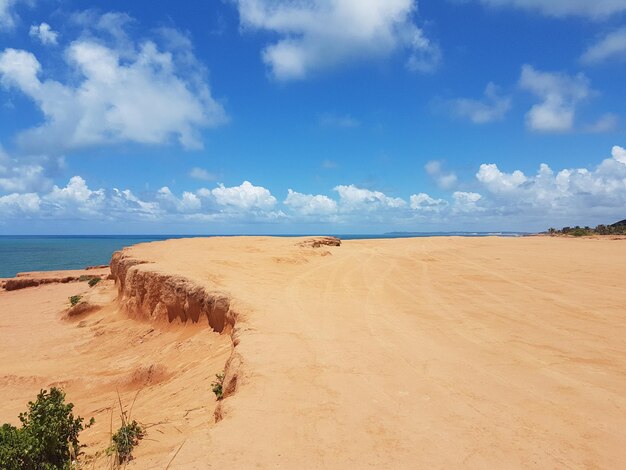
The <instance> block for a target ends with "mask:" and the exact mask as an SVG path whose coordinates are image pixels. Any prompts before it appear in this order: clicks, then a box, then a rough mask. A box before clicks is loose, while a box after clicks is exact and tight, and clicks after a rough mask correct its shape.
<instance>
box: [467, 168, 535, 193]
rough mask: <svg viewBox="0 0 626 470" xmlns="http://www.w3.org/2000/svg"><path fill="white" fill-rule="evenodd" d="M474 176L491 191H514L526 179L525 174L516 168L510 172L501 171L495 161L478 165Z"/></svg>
mask: <svg viewBox="0 0 626 470" xmlns="http://www.w3.org/2000/svg"><path fill="white" fill-rule="evenodd" d="M476 178H477V179H478V181H480V182H481V183H482V184H483V185H484V186H485V187H486V188H487V189H489V190H490V191H492V192H507V191H514V190H516V189H518V188H519V187H520V186H521V185H523V184H524V183H526V181H527V178H526V175H524V173H522V172H521V171H519V170H516V171H514V172H513V173H511V174H507V173H502V172H501V171H500V170H499V169H498V166H497V165H496V164H495V163H483V164H482V165H480V169H479V170H478V173H476Z"/></svg>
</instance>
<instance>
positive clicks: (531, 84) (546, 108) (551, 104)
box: [519, 65, 595, 132]
mask: <svg viewBox="0 0 626 470" xmlns="http://www.w3.org/2000/svg"><path fill="white" fill-rule="evenodd" d="M519 85H520V87H521V88H522V89H523V90H526V91H529V92H531V93H532V94H534V95H535V96H537V97H538V98H539V99H540V100H541V102H540V103H539V104H536V105H534V106H533V107H532V108H531V109H530V111H529V112H528V113H527V114H526V125H527V126H528V128H529V129H531V130H533V131H537V132H567V131H571V130H572V129H573V128H574V119H575V115H576V106H577V105H578V104H579V103H580V102H581V101H584V100H585V99H588V98H589V97H591V96H592V95H593V94H594V93H595V92H594V91H593V90H592V89H591V87H590V84H589V80H588V79H587V78H586V77H585V76H584V75H583V74H578V75H576V76H574V77H571V76H569V75H566V74H562V73H556V72H542V71H540V70H537V69H535V68H534V67H532V66H531V65H524V66H523V67H522V74H521V77H520V81H519Z"/></svg>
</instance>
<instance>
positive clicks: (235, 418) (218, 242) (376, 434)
mask: <svg viewBox="0 0 626 470" xmlns="http://www.w3.org/2000/svg"><path fill="white" fill-rule="evenodd" d="M298 243H299V240H296V239H267V238H223V239H210V240H203V239H191V240H176V241H167V242H159V243H152V244H145V245H140V246H137V247H134V248H131V249H130V250H129V253H130V254H132V256H135V257H137V258H139V259H144V260H149V261H151V262H154V264H151V265H146V266H143V267H142V268H141V269H152V270H158V271H160V272H170V273H174V274H179V275H184V276H186V277H188V278H190V279H192V280H194V281H195V282H197V283H200V284H203V285H205V286H206V287H207V289H219V290H221V291H227V292H229V293H230V294H231V295H232V296H233V298H234V299H235V302H236V306H237V310H238V312H239V314H240V322H239V324H238V328H239V331H238V339H239V341H240V342H239V344H238V346H237V347H236V351H237V353H238V354H239V355H240V357H241V359H242V361H243V363H242V365H241V367H240V368H239V371H238V374H239V381H238V389H237V391H236V393H235V394H234V395H232V396H230V397H228V398H227V399H226V400H224V402H223V410H224V419H223V420H222V421H220V422H219V423H217V425H215V426H214V427H213V428H211V429H210V430H208V431H207V433H206V437H205V438H204V441H190V442H189V444H186V445H185V446H184V448H183V449H182V451H181V453H180V454H179V456H178V457H177V459H176V461H175V464H174V467H173V468H181V469H182V468H207V467H210V468H274V467H280V468H350V467H351V468H364V467H371V468H424V467H428V468H618V467H620V465H622V464H623V462H624V460H625V459H626V436H625V435H624V433H623V428H624V422H625V420H626V373H625V371H626V321H625V320H626V308H625V306H626V289H625V288H624V283H623V279H624V275H625V274H626V245H624V244H623V243H622V242H620V241H611V240H606V241H605V240H571V239H551V238H524V239H500V238H480V239H468V238H428V239H411V240H377V241H374V240H370V241H347V242H344V244H343V245H342V246H341V247H321V248H317V249H311V248H301V247H298V246H296V245H297V244H298Z"/></svg>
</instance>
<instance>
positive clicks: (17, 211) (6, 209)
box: [0, 193, 41, 217]
mask: <svg viewBox="0 0 626 470" xmlns="http://www.w3.org/2000/svg"><path fill="white" fill-rule="evenodd" d="M40 203H41V199H40V198H39V195H38V194H36V193H24V194H18V193H13V194H8V195H6V196H0V215H2V216H5V217H7V216H16V215H28V214H34V213H37V212H39V206H40Z"/></svg>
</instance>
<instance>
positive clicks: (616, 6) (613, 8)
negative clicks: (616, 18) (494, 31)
mask: <svg viewBox="0 0 626 470" xmlns="http://www.w3.org/2000/svg"><path fill="white" fill-rule="evenodd" d="M481 1H482V3H484V4H485V5H489V6H494V7H505V6H511V7H517V8H520V9H525V10H532V11H537V12H539V13H542V14H544V15H549V16H555V17H564V16H574V15H576V16H585V17H589V18H592V19H602V18H606V17H608V16H611V15H613V14H616V13H621V12H624V11H626V2H624V1H623V0H481Z"/></svg>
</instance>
